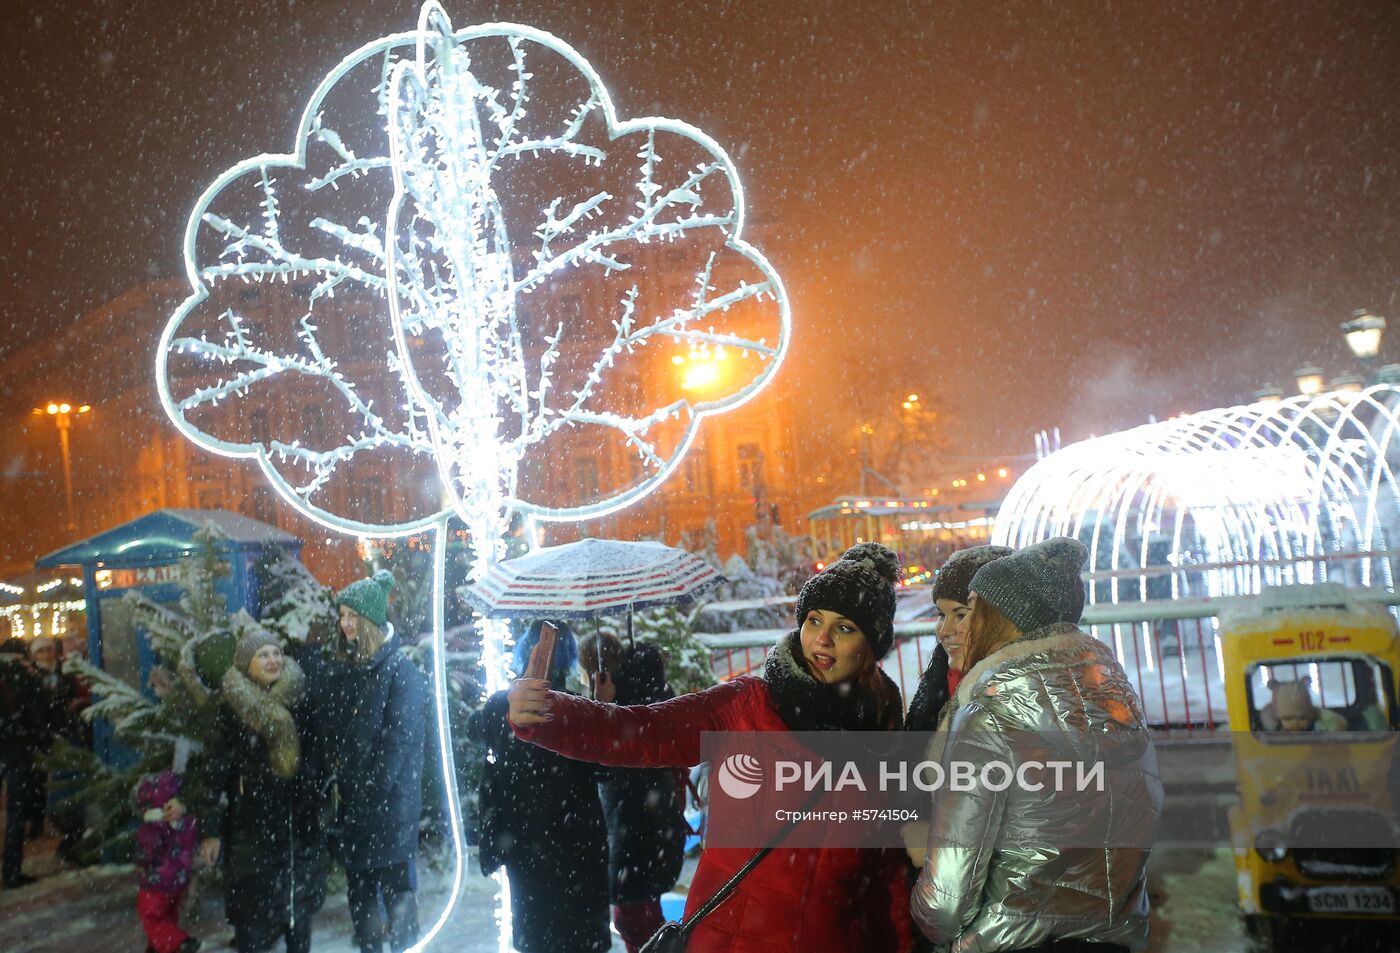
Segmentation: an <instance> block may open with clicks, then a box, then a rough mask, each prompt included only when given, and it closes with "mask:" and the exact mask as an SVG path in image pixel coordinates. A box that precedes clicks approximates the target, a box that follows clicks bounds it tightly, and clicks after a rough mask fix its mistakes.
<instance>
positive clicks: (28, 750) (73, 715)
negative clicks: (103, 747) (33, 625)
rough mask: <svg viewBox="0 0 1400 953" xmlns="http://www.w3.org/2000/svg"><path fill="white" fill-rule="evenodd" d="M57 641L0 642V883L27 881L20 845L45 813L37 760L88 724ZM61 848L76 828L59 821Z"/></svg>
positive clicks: (79, 687)
mask: <svg viewBox="0 0 1400 953" xmlns="http://www.w3.org/2000/svg"><path fill="white" fill-rule="evenodd" d="M60 662H61V659H60V652H59V643H58V642H57V641H56V640H54V639H52V638H48V637H46V636H44V637H39V638H35V639H30V640H25V639H21V638H18V637H11V638H9V639H7V640H6V641H5V642H4V644H3V645H0V780H2V781H3V784H0V786H2V787H3V788H4V791H5V844H4V860H3V863H0V886H3V887H5V888H7V889H13V888H17V887H24V886H27V885H28V884H30V883H32V882H33V878H31V877H29V876H28V875H26V874H25V873H24V871H23V870H22V869H21V864H22V862H23V860H24V843H25V841H26V840H28V839H30V838H31V837H34V836H37V835H38V834H39V833H40V832H41V831H42V830H43V828H44V826H45V823H46V820H47V818H48V815H49V790H50V784H49V779H48V777H47V775H46V773H45V772H44V771H43V770H42V768H41V766H40V764H39V759H40V756H41V755H42V754H43V753H44V752H46V751H48V750H49V749H50V748H51V747H52V746H53V743H54V742H55V741H56V740H58V739H59V738H66V739H68V740H70V741H74V742H78V743H82V742H83V741H84V740H85V738H86V737H87V735H88V728H87V726H86V725H85V724H84V723H83V720H82V718H81V717H80V712H81V711H82V710H83V709H84V708H86V707H87V706H88V704H89V702H90V697H89V692H88V689H87V687H86V685H84V684H83V682H82V681H81V680H80V679H78V678H75V677H74V676H72V675H69V674H66V673H65V672H64V671H63V668H62V665H61V664H60ZM60 826H61V827H62V828H63V829H62V830H61V831H60V833H63V834H64V835H65V843H64V846H65V847H66V846H67V844H68V843H70V842H71V838H72V837H73V836H74V835H75V834H76V833H77V830H76V829H74V828H73V827H71V826H68V825H65V824H63V823H62V821H61V820H60Z"/></svg>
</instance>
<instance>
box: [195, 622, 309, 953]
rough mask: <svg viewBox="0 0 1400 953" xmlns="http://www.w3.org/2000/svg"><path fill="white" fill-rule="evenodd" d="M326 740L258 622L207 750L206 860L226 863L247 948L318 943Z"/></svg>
mask: <svg viewBox="0 0 1400 953" xmlns="http://www.w3.org/2000/svg"><path fill="white" fill-rule="evenodd" d="M318 748H319V744H318V740H317V736H316V733H315V726H314V723H313V720H312V718H311V708H310V705H309V703H308V695H307V691H306V683H305V677H304V675H303V674H302V671H301V668H300V667H299V666H298V665H297V663H296V662H295V661H294V660H292V659H290V658H288V657H286V656H284V655H283V654H282V649H281V647H280V646H279V644H278V642H277V639H276V638H275V637H274V636H273V635H272V634H271V633H269V632H267V631H265V630H262V629H255V630H253V631H251V632H249V633H247V634H245V635H244V636H243V637H242V638H241V639H239V641H238V645H237V647H236V648H235V650H234V656H233V664H232V665H231V666H230V667H229V669H228V671H227V672H226V673H225V674H224V678H223V682H222V683H221V699H220V704H219V708H218V711H217V712H216V714H215V717H214V725H213V728H212V732H211V736H210V738H209V739H208V741H207V743H206V746H205V751H206V758H205V762H204V770H205V771H206V772H207V776H208V782H207V784H206V785H205V788H206V791H207V792H208V795H209V797H210V798H212V799H214V802H215V803H213V804H211V805H209V806H208V807H207V808H206V809H205V811H204V812H203V815H202V816H203V818H204V823H205V826H206V830H210V831H215V832H217V833H216V834H214V836H211V837H207V838H205V840H204V841H203V842H202V843H201V844H200V856H201V857H202V858H203V859H204V861H205V862H206V863H209V864H214V863H221V864H222V865H223V868H224V913H225V916H227V918H228V921H229V924H230V925H232V927H233V946H234V949H236V950H238V953H262V951H264V950H270V949H272V947H273V946H274V945H275V944H276V942H277V940H278V939H279V938H280V937H284V936H285V937H286V946H287V953H306V951H309V950H310V949H311V919H312V916H313V914H315V913H316V911H317V910H319V909H320V908H321V903H322V901H323V900H324V899H325V893H326V859H325V837H324V834H323V831H322V825H321V816H320V815H321V812H320V800H319V793H320V788H321V785H320V778H319V774H320V769H319V766H318V763H319V751H318Z"/></svg>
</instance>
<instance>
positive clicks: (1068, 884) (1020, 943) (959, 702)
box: [483, 538, 1162, 953]
mask: <svg viewBox="0 0 1400 953" xmlns="http://www.w3.org/2000/svg"><path fill="white" fill-rule="evenodd" d="M1087 557H1088V553H1087V551H1086V549H1085V548H1084V546H1083V545H1082V544H1080V543H1079V542H1078V541H1076V540H1073V539H1067V538H1056V539H1052V540H1048V541H1046V542H1044V543H1040V544H1037V545H1034V546H1028V547H1026V548H1024V549H1022V550H1019V551H1016V552H1012V551H1011V550H1008V549H1003V548H999V547H978V548H976V549H972V550H967V551H963V552H960V553H957V554H954V555H953V556H952V557H951V558H950V559H949V560H948V561H947V563H946V564H945V565H944V567H943V568H942V570H941V571H940V572H939V574H938V576H937V577H936V579H935V582H934V593H933V595H934V599H935V604H936V605H937V607H938V610H939V613H940V617H941V621H940V624H939V629H938V637H939V642H940V646H939V648H938V650H937V651H936V652H935V653H934V654H933V657H932V659H931V660H930V663H929V666H928V668H927V670H926V671H925V672H924V673H923V674H922V677H921V680H920V685H919V688H918V690H917V691H916V693H915V695H914V697H913V699H911V702H910V705H909V707H908V710H907V711H906V709H905V706H904V704H903V699H902V698H901V696H900V692H899V689H898V688H897V686H895V684H894V683H893V682H892V681H890V679H889V678H888V677H887V676H885V675H884V673H883V672H882V671H881V669H880V666H879V662H880V660H881V659H882V658H884V656H885V655H886V654H887V653H888V652H889V651H890V650H891V648H892V647H893V645H894V614H895V605H896V596H895V586H896V583H897V580H898V577H899V562H898V558H897V557H896V556H895V554H894V553H892V552H891V551H889V550H888V549H886V548H885V547H883V546H880V545H879V544H874V543H864V544H861V545H859V546H856V547H854V548H853V549H851V550H849V551H848V552H847V553H845V555H844V556H843V557H842V558H841V559H840V560H838V561H836V562H833V563H832V564H831V565H829V566H827V567H826V568H825V569H823V570H822V571H821V572H819V573H817V574H816V575H815V576H813V577H812V578H811V579H810V580H808V582H807V583H806V584H805V585H804V586H803V587H802V590H801V592H800V594H799V596H798V601H797V623H798V624H797V627H796V628H795V629H794V630H793V631H792V632H790V633H788V634H787V635H786V636H785V637H783V638H782V639H781V640H780V641H779V642H778V644H777V645H775V646H774V648H773V649H772V650H771V651H770V652H769V653H768V656H767V658H766V660H765V663H764V667H763V671H762V674H761V675H757V676H743V677H739V678H735V679H732V680H730V681H728V682H725V683H723V684H721V685H718V686H716V687H714V688H710V689H706V690H704V691H700V692H696V693H693V694H690V695H686V696H682V697H679V698H670V699H666V700H661V701H654V702H650V703H645V702H644V703H639V704H631V705H623V704H619V703H618V699H616V698H613V699H612V700H611V701H609V700H608V699H607V698H605V697H603V696H602V695H599V694H598V693H596V692H595V693H594V694H595V697H594V698H586V697H582V696H580V695H577V694H572V693H569V692H566V691H562V690H560V688H559V682H560V680H561V679H560V675H561V672H562V668H563V666H564V665H565V664H566V663H567V662H568V659H567V658H558V657H556V660H555V662H556V664H555V668H554V670H553V671H552V672H551V673H550V675H549V677H547V678H517V679H516V680H515V681H514V682H513V683H512V684H511V687H510V689H509V691H508V692H507V693H506V696H505V698H504V699H500V698H497V699H493V702H494V708H495V710H494V711H493V714H492V722H493V724H492V727H491V733H492V738H491V744H492V746H493V749H495V750H497V751H499V752H501V753H502V755H503V757H504V758H505V759H511V760H513V761H514V762H515V763H528V762H530V761H538V762H541V763H555V762H548V761H546V760H545V759H547V758H548V755H549V753H553V754H554V755H556V756H559V755H562V756H563V759H562V760H559V761H558V762H557V763H558V764H560V765H567V766H568V767H567V771H568V772H569V775H570V781H569V782H568V783H569V784H570V785H571V787H570V790H573V791H577V792H583V791H584V790H585V782H586V781H587V780H589V779H590V778H600V777H602V776H603V775H602V774H593V775H590V774H589V773H588V766H590V765H596V766H598V770H599V771H600V772H601V771H606V770H613V771H624V772H625V771H656V770H664V769H674V768H684V767H687V766H689V765H692V764H696V763H697V762H699V761H700V757H701V749H700V744H701V735H702V734H703V733H705V732H726V731H729V732H734V731H767V732H799V731H800V732H828V731H867V732H868V731H899V730H914V731H921V732H927V733H929V737H930V739H931V745H930V749H929V750H930V751H935V750H936V751H938V752H939V756H940V757H942V758H944V759H957V760H960V761H966V762H968V763H970V764H972V765H973V766H974V773H975V769H976V766H977V765H979V764H980V765H987V764H989V763H991V762H992V761H993V760H996V759H1009V760H1014V758H1013V755H1012V753H1011V751H1010V750H1009V748H1008V742H1007V739H1008V738H1009V737H1012V736H1018V735H1019V736H1022V737H1024V736H1033V735H1035V734H1036V733H1037V732H1046V731H1054V732H1058V733H1059V737H1058V739H1057V742H1058V743H1060V744H1062V745H1067V746H1069V747H1071V748H1076V749H1079V750H1083V751H1093V752H1098V753H1103V752H1107V753H1108V754H1109V756H1111V758H1112V760H1113V762H1114V764H1113V767H1114V770H1113V771H1111V772H1110V773H1109V774H1108V776H1107V783H1106V785H1105V786H1103V787H1101V788H1099V789H1094V788H1092V787H1091V788H1087V789H1080V788H1078V787H1075V788H1073V789H1070V790H1066V789H1063V788H1060V787H1056V786H1045V785H1041V786H1040V787H1039V789H1035V788H1034V787H1033V786H1031V785H1027V786H1024V787H1015V786H1012V787H1008V788H996V787H993V786H989V785H981V786H979V785H973V786H971V789H970V790H964V789H962V788H960V787H959V786H953V785H945V786H940V787H938V788H937V789H936V790H935V791H934V792H933V794H932V796H931V803H930V804H928V805H927V813H926V815H924V817H925V822H924V823H922V824H910V825H907V826H906V828H905V829H904V832H903V833H904V835H905V839H906V849H905V850H899V849H897V848H888V847H878V846H872V847H861V848H853V847H804V846H786V845H785V844H784V843H783V842H782V841H781V839H775V840H772V841H770V842H769V844H768V845H767V847H765V848H764V849H763V850H761V851H758V852H755V851H754V850H751V849H744V848H737V847H719V846H710V847H707V848H705V849H704V850H703V852H702V853H701V856H700V860H699V864H698V866H697V868H696V870H695V874H694V877H693V879H692V881H691V884H690V887H689V892H688V895H687V898H686V919H685V921H684V923H683V924H668V925H666V927H664V928H663V929H662V930H661V931H659V932H658V933H657V934H656V936H655V938H654V940H653V941H652V946H650V947H649V950H650V949H656V950H685V951H688V953H719V951H739V953H747V951H763V953H798V951H803V953H808V951H816V953H822V951H831V953H838V951H839V953H850V951H870V953H876V951H881V953H883V951H907V950H915V949H934V948H937V949H940V950H943V949H947V950H953V951H955V953H1001V951H1035V953H1087V951H1094V953H1121V951H1126V950H1130V949H1132V950H1137V949H1142V948H1144V947H1145V946H1146V945H1147V931H1148V895H1147V883H1146V867H1147V858H1148V853H1149V850H1150V843H1151V838H1152V834H1153V831H1154V829H1155V825H1156V822H1157V819H1158V817H1159V815H1160V813H1161V806H1162V785H1161V781H1160V778H1159V777H1158V775H1157V768H1156V762H1155V756H1154V752H1153V749H1152V744H1151V741H1150V738H1149V736H1148V734H1147V732H1146V730H1145V727H1146V724H1145V721H1144V718H1143V714H1142V706H1141V704H1140V701H1139V699H1138V698H1137V695H1136V693H1135V692H1134V690H1133V688H1132V686H1131V685H1130V684H1129V681H1128V679H1127V676H1126V675H1125V673H1124V672H1123V670H1122V668H1121V666H1119V664H1118V662H1117V661H1116V660H1115V659H1114V657H1113V655H1112V653H1111V652H1110V651H1109V650H1108V649H1107V647H1105V646H1104V645H1103V644H1102V643H1100V642H1099V641H1098V640H1096V639H1094V638H1092V637H1091V636H1089V635H1088V634H1087V633H1085V632H1083V631H1082V630H1081V629H1080V628H1079V627H1078V622H1079V619H1080V617H1081V615H1082V613H1083V609H1084V587H1083V583H1082V581H1081V576H1080V574H1081V572H1082V571H1083V567H1084V564H1085V562H1086V560H1087ZM501 708H504V712H502V711H501V710H500V709H501ZM502 721H504V724H502ZM507 729H508V730H507ZM1110 741H1111V743H1109V742H1110ZM522 742H523V743H526V744H528V746H530V747H529V748H521V747H520V744H521V743H522ZM935 746H936V747H935ZM530 748H534V749H539V750H538V751H531V750H530ZM575 779H576V780H575ZM564 783H565V782H564V781H563V779H562V775H561V780H560V788H559V789H558V790H563V784H564ZM514 797H515V798H516V799H517V800H518V799H519V798H520V797H521V794H520V791H519V790H518V789H516V790H515V791H514ZM556 797H557V791H556V789H554V788H551V787H549V786H547V785H539V786H537V787H532V788H531V789H530V791H529V794H528V799H529V801H530V803H529V804H525V805H522V804H519V803H517V804H516V805H515V806H514V813H515V814H516V815H522V814H525V815H528V814H530V813H531V812H534V813H535V814H536V815H538V814H539V813H541V812H544V813H547V812H549V811H551V810H555V808H554V804H555V803H556ZM558 803H560V804H561V805H563V806H564V810H566V811H568V812H569V814H570V816H571V817H574V818H575V822H576V823H577V824H578V825H580V826H583V825H585V824H589V825H592V826H593V829H595V830H596V817H597V813H598V808H597V806H596V804H597V802H595V801H592V800H590V799H589V798H587V797H586V796H580V798H579V800H578V801H577V802H571V801H567V800H565V801H561V802H558ZM1110 806H1111V808H1112V809H1109V808H1110ZM1105 818H1107V821H1105ZM1105 823H1106V825H1107V829H1106V830H1102V829H1100V828H1103V827H1104V825H1105ZM510 832H511V831H510V830H507V831H506V832H505V833H506V834H507V836H505V837H503V838H502V840H503V841H504V842H507V843H512V844H513V843H514V841H513V840H512V839H511V837H510V836H508V835H509V834H510ZM595 841H596V835H595ZM1096 841H1098V843H1096ZM594 851H596V843H595V845H594ZM483 856H484V857H485V856H486V855H485V854H483ZM663 856H664V853H659V854H656V855H654V858H655V862H656V863H660V861H661V859H662V857H663ZM588 857H589V859H591V860H592V861H593V862H594V863H596V862H597V858H596V853H595V852H592V851H590V852H589V853H588ZM487 862H488V863H495V862H500V863H504V864H505V865H506V869H507V871H508V872H510V874H511V882H512V885H514V884H515V883H516V878H517V874H516V872H515V871H514V870H513V869H512V859H511V857H510V856H500V855H491V856H490V857H489V859H488V860H487ZM536 870H537V871H538V868H536ZM580 874H582V876H584V877H587V876H588V875H589V872H588V871H586V870H585V871H575V872H574V873H573V876H579V875H580ZM560 876H561V877H564V876H567V875H564V874H560ZM522 887H524V896H525V897H526V898H527V899H525V900H523V901H520V903H521V904H523V905H524V906H525V907H526V909H522V908H521V906H519V905H518V906H517V907H516V909H515V911H514V918H515V922H516V924H517V925H519V926H530V925H532V918H533V917H535V914H534V912H533V911H532V910H531V909H528V907H529V906H530V905H531V903H533V902H535V901H536V899H537V898H538V897H539V895H540V894H539V893H538V892H537V891H535V892H532V885H529V884H527V883H525V882H524V878H522ZM556 889H557V888H556ZM716 900H719V901H720V902H718V903H717V902H715V901H716ZM587 902H588V903H589V904H590V905H591V906H589V908H588V910H589V915H588V916H587V917H578V916H575V917H573V918H571V919H570V920H569V922H568V924H566V925H564V927H562V930H563V931H564V932H557V933H556V932H549V931H548V930H546V929H540V930H531V931H527V932H526V934H525V935H524V936H523V937H522V936H517V937H516V939H515V945H516V949H518V950H521V951H522V953H536V951H544V950H546V949H582V950H588V949H604V948H606V945H605V943H604V939H605V938H604V937H602V936H601V935H600V934H599V933H598V929H597V926H596V924H598V923H600V922H601V915H600V912H599V911H600V901H599V899H598V897H597V895H596V894H595V895H593V896H591V897H589V898H588V899H587ZM616 915H617V911H616V909H615V910H614V916H615V917H616ZM585 920H586V921H587V922H588V923H590V924H592V925H593V926H591V927H590V928H589V929H590V930H591V932H584V929H583V927H582V925H581V924H582V923H583V922H584V921H585ZM533 922H534V923H535V924H538V923H539V921H538V920H534V921H533ZM618 928H619V932H623V930H622V925H621V924H620V923H619V924H618ZM570 931H572V932H570ZM624 937H625V938H626V939H627V946H628V950H629V953H632V951H635V950H637V949H639V944H638V942H636V941H634V939H632V938H630V937H626V934H625V933H624ZM640 939H641V938H640V936H639V937H638V940H640Z"/></svg>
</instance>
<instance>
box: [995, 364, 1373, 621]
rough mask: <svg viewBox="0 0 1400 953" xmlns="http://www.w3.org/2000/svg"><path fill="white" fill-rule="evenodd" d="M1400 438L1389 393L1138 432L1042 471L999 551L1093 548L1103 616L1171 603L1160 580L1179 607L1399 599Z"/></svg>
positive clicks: (1299, 401)
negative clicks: (1264, 593)
mask: <svg viewBox="0 0 1400 953" xmlns="http://www.w3.org/2000/svg"><path fill="white" fill-rule="evenodd" d="M1398 437H1400V389H1396V388H1394V387H1391V386H1389V385H1376V386H1372V387H1370V388H1367V389H1366V390H1364V391H1362V392H1360V393H1354V392H1348V391H1336V392H1331V393H1324V394H1319V395H1314V396H1306V395H1300V396H1297V397H1292V398H1289V399H1286V400H1282V401H1262V402H1259V403H1254V404H1249V405H1244V406H1239V407H1229V408H1221V409H1217V410H1210V411H1204V412H1201V413H1197V414H1192V415H1189V416H1184V417H1180V418H1175V419H1172V420H1168V421H1163V422H1160V423H1155V424H1148V425H1145V426H1142V427H1136V428H1133V429H1131V430H1127V431H1123V432H1121V433H1117V434H1110V435H1108V436H1104V437H1098V438H1094V439H1091V440H1086V441H1083V442H1081V443H1077V444H1070V445H1068V446H1066V447H1064V448H1063V449H1061V450H1059V451H1057V452H1055V453H1052V454H1050V455H1049V456H1046V457H1045V458H1043V459H1042V460H1040V461H1039V462H1037V463H1036V464H1035V465H1034V466H1033V467H1031V468H1030V469H1029V470H1028V471H1026V473H1025V474H1024V475H1023V476H1022V477H1021V478H1020V479H1019V480H1018V481H1017V482H1016V483H1015V485H1013V486H1012V488H1011V491H1010V492H1009V493H1008V494H1007V498H1006V500H1005V502H1004V503H1003V505H1002V507H1001V510H1000V512H999V514H998V518H997V523H996V529H995V533H994V539H995V541H996V542H998V543H1001V544H1004V545H1010V546H1024V545H1026V544H1028V543H1031V542H1034V541H1036V540H1038V539H1044V538H1046V537H1048V536H1053V535H1059V534H1064V535H1071V536H1077V537H1079V538H1081V539H1083V540H1084V541H1085V542H1086V544H1088V545H1089V548H1090V563H1089V571H1088V578H1089V581H1090V599H1091V601H1092V602H1094V603H1105V602H1106V603H1114V604H1116V603H1119V602H1121V601H1123V600H1128V599H1131V600H1135V601H1142V602H1146V601H1149V600H1150V599H1152V598H1165V597H1167V596H1168V593H1165V592H1160V591H1159V592H1158V593H1155V594H1152V595H1149V593H1148V585H1147V580H1148V579H1149V578H1159V577H1160V576H1161V575H1162V571H1166V572H1165V576H1166V578H1167V579H1169V580H1170V592H1169V595H1170V597H1171V598H1184V597H1191V596H1212V597H1214V596H1227V595H1247V594H1252V593H1254V592H1257V591H1258V589H1259V587H1260V586H1261V585H1264V584H1283V583H1289V582H1313V581H1317V580H1320V579H1328V578H1338V577H1341V578H1348V579H1350V580H1351V581H1353V582H1355V583H1357V584H1360V585H1372V584H1377V583H1379V584H1381V585H1384V586H1387V587H1390V586H1393V584H1394V564H1393V563H1392V561H1391V559H1390V558H1389V557H1388V556H1387V555H1386V554H1387V553H1389V552H1390V550H1391V549H1392V548H1393V547H1394V546H1396V545H1397V543H1400V540H1397V539H1394V538H1392V536H1391V535H1390V534H1393V533H1394V532H1395V527H1396V526H1397V518H1400V482H1397V478H1396V472H1395V459H1396V455H1397V452H1400V444H1397V438H1398ZM1329 554H1330V555H1332V556H1334V557H1336V558H1335V559H1334V560H1333V561H1332V564H1329V562H1328V560H1327V558H1326V557H1327V556H1328V555H1329ZM1371 554H1374V555H1371ZM1344 564H1350V565H1344ZM1194 566H1201V567H1203V568H1201V569H1195V568H1193V567H1194ZM1204 567H1210V568H1204ZM1134 569H1140V570H1144V574H1143V576H1142V577H1141V578H1136V577H1135V576H1134V573H1133V570H1134ZM1100 574H1101V576H1102V578H1100ZM1133 590H1135V591H1133Z"/></svg>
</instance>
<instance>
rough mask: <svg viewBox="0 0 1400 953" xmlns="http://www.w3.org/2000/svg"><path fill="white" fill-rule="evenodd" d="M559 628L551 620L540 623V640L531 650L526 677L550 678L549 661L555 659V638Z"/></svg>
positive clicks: (526, 667)
mask: <svg viewBox="0 0 1400 953" xmlns="http://www.w3.org/2000/svg"><path fill="white" fill-rule="evenodd" d="M557 633H558V630H557V629H555V628H554V624H553V623H551V622H542V623H540V640H539V641H538V642H536V643H535V647H534V648H533V649H532V650H531V651H530V662H529V664H528V665H526V666H525V674H524V676H523V677H525V678H548V677H549V663H550V662H551V661H553V660H554V640H555V637H556V635H557Z"/></svg>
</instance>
